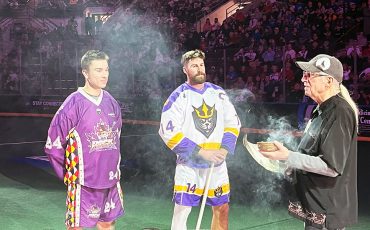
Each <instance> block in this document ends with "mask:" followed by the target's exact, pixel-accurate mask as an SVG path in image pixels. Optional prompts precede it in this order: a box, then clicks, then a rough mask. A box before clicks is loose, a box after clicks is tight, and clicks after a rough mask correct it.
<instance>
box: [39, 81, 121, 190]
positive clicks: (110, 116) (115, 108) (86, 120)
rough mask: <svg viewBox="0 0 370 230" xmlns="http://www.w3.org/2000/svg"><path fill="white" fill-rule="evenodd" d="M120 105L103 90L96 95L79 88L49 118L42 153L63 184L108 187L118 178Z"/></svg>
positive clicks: (113, 184)
mask: <svg viewBox="0 0 370 230" xmlns="http://www.w3.org/2000/svg"><path fill="white" fill-rule="evenodd" d="M121 127H122V118H121V108H120V106H119V104H118V103H117V101H116V100H115V99H114V98H113V97H112V96H111V95H110V94H109V93H108V92H106V91H104V90H102V93H101V94H100V96H99V97H98V98H93V97H92V96H90V95H88V94H87V93H86V92H85V91H83V90H82V88H79V89H78V90H77V91H76V92H74V93H72V94H71V95H70V96H69V97H68V98H67V99H66V100H65V101H64V102H63V104H62V105H61V107H60V108H59V110H58V111H57V113H56V114H55V116H54V118H53V120H52V121H51V124H50V127H49V131H48V138H47V142H46V145H45V152H46V154H47V155H48V157H49V160H50V162H51V165H52V166H53V168H54V171H55V172H56V174H57V176H58V177H59V178H60V179H63V180H64V183H65V184H71V183H76V184H81V185H84V186H87V187H90V188H98V189H101V188H110V187H112V186H115V185H116V183H117V182H118V181H119V179H120V176H121V172H120V169H119V165H120V161H121V154H120V151H119V150H120V134H121Z"/></svg>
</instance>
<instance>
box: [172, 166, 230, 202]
mask: <svg viewBox="0 0 370 230" xmlns="http://www.w3.org/2000/svg"><path fill="white" fill-rule="evenodd" d="M209 170H210V168H205V169H204V168H191V167H189V166H186V165H182V164H178V165H177V166H176V173H175V186H174V194H173V201H174V202H175V203H176V204H179V205H184V206H198V205H199V203H200V202H201V198H202V196H203V193H204V187H205V184H206V179H207V175H208V172H209ZM229 201H230V184H229V176H228V173H227V167H226V162H223V163H222V164H221V165H219V166H217V167H214V169H213V173H212V176H211V181H210V184H209V190H208V196H207V201H206V204H207V205H210V206H219V205H222V204H225V203H228V202H229Z"/></svg>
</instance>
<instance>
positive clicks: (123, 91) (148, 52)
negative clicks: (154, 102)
mask: <svg viewBox="0 0 370 230" xmlns="http://www.w3.org/2000/svg"><path fill="white" fill-rule="evenodd" d="M134 3H135V2H134ZM160 22H161V20H160V18H158V16H157V15H156V13H155V12H153V13H151V12H148V11H144V12H141V11H137V10H134V9H131V8H126V9H120V10H118V11H117V12H116V13H115V14H114V15H112V16H111V17H110V18H109V20H108V21H107V23H105V24H104V26H103V32H102V33H101V35H100V41H101V44H99V45H100V46H101V49H102V50H104V51H106V52H107V53H108V54H109V55H110V57H111V58H110V70H111V71H110V72H111V73H110V83H109V89H108V90H109V91H112V92H113V94H114V93H117V94H118V95H119V96H131V97H132V96H144V97H150V98H151V99H152V98H161V97H164V96H168V94H169V92H170V91H172V90H173V89H174V87H175V86H176V76H177V75H178V72H179V69H180V68H179V59H176V58H173V57H172V56H171V55H172V43H171V39H170V38H169V37H168V35H167V34H166V33H167V31H166V30H165V29H164V28H162V27H160Z"/></svg>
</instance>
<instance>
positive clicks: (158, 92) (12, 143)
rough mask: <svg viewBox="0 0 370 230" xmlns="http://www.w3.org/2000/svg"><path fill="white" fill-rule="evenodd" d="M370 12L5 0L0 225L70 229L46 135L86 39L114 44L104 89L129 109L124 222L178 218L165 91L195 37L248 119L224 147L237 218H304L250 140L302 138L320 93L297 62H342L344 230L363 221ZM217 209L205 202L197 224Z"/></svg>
mask: <svg viewBox="0 0 370 230" xmlns="http://www.w3.org/2000/svg"><path fill="white" fill-rule="evenodd" d="M369 16H370V8H369V2H368V1H361V0H340V1H329V0H318V1H306V0H295V1H288V0H287V1H277V0H268V1H257V0H256V1H254V0H250V1H243V0H239V1H227V0H156V1H154V0H153V1H150V0H123V1H115V0H106V1H105V0H104V1H103V0H95V1H94V0H91V1H88V0H84V1H82V0H75V1H73V0H68V1H67V0H33V1H32V0H29V1H27V0H23V1H22V0H19V1H17V0H0V130H1V132H0V204H1V209H0V226H1V227H0V229H6V230H23V229H24V230H33V229H35V230H36V229H37V230H51V229H52V230H58V229H65V226H64V216H65V191H66V188H65V186H64V185H63V183H62V182H61V181H59V180H58V179H57V178H56V177H55V175H54V173H53V171H52V169H51V167H50V164H49V162H48V160H47V157H46V155H45V154H44V152H43V147H44V145H45V141H46V137H47V129H48V126H49V124H50V122H51V119H52V117H53V115H54V113H55V112H56V111H57V110H58V108H59V106H60V105H61V103H62V102H63V101H64V99H65V98H66V97H67V96H68V95H69V94H70V93H71V92H73V91H75V90H76V89H77V88H78V87H80V86H83V84H84V79H83V77H82V74H81V69H80V66H79V60H80V58H81V55H82V54H83V53H85V52H86V50H89V49H100V50H103V51H105V52H106V53H107V54H108V55H109V56H110V77H109V84H108V87H107V88H106V90H107V91H109V92H110V93H111V94H112V95H113V96H114V97H115V98H116V99H117V100H118V101H119V103H120V105H121V109H122V115H123V123H124V124H123V130H122V134H121V155H122V162H121V170H122V180H121V184H122V187H123V190H124V203H125V210H126V215H125V216H124V217H122V218H120V219H118V221H117V224H116V229H129V230H136V229H161V230H164V229H170V225H171V218H172V211H173V204H172V202H171V199H172V190H173V179H174V178H173V177H174V169H175V158H176V157H175V155H174V154H173V153H172V152H171V151H170V150H169V149H168V148H167V147H166V146H165V145H164V143H163V142H162V140H161V139H160V137H159V135H158V134H157V132H158V129H159V120H160V114H161V109H162V106H163V104H164V102H165V100H166V99H167V97H168V96H169V94H170V93H171V92H172V91H173V90H174V89H175V88H176V87H177V86H178V85H180V84H181V83H183V82H184V81H185V76H184V75H183V73H182V68H181V66H180V58H181V55H182V53H183V52H185V51H187V50H190V49H195V48H199V49H201V50H203V51H204V52H205V53H206V60H205V61H206V72H207V80H208V81H209V82H213V83H215V84H218V85H220V86H222V87H223V88H225V89H226V90H227V92H228V95H229V97H230V98H231V100H232V102H233V104H234V106H235V107H236V109H237V112H238V114H239V116H240V119H241V122H242V131H241V134H240V137H239V140H238V143H237V148H236V152H235V154H234V155H232V156H231V155H230V156H228V159H227V162H228V170H229V176H230V183H231V203H230V214H229V220H230V221H229V229H230V230H242V229H255V230H297V229H303V223H302V222H300V221H298V220H296V219H294V218H292V217H291V216H289V215H288V212H287V208H286V206H287V202H288V200H289V197H290V196H291V195H292V191H291V187H290V184H289V182H288V181H286V180H285V179H284V178H283V176H281V175H277V174H273V173H270V172H268V171H266V170H265V169H263V168H262V167H261V166H260V165H258V164H257V163H256V162H255V161H254V160H253V158H252V157H251V156H250V154H249V153H248V151H247V150H246V149H245V147H244V146H243V143H242V139H243V137H244V136H245V135H248V139H249V140H250V141H251V142H257V141H260V140H279V141H281V142H283V143H285V145H286V146H288V147H289V148H291V149H294V148H295V147H296V146H297V144H298V142H299V139H300V136H301V134H302V131H303V129H304V127H305V124H306V122H307V121H308V119H309V118H310V116H311V112H312V110H313V109H314V107H315V105H314V103H313V102H312V101H311V100H309V98H307V97H305V96H304V93H303V87H302V83H301V82H300V79H301V76H302V74H301V71H300V70H299V69H298V68H297V67H295V65H294V61H296V60H309V59H310V58H312V57H313V56H315V55H316V54H318V53H327V54H331V55H334V56H336V57H338V58H339V59H340V60H341V61H342V62H343V64H344V84H345V85H346V87H347V88H348V89H349V91H350V92H351V95H352V97H353V99H354V100H355V101H356V103H357V104H358V106H359V109H360V115H359V116H360V117H359V122H360V124H359V138H358V192H359V222H358V224H356V225H354V226H351V227H348V228H347V229H350V230H369V229H370V208H369V207H370V195H369V194H370V183H369V178H370V151H369V150H370V142H369V141H370V106H369V104H370V84H369V83H370V39H369V38H370V37H369V34H370V23H369V20H370V19H369ZM216 18H217V19H216ZM207 19H208V20H207ZM198 212H199V208H197V207H195V208H193V211H192V213H191V214H190V217H189V221H188V228H189V229H194V228H195V225H196V220H197V217H198ZM210 222H211V210H210V208H209V207H206V209H205V213H204V217H203V222H202V229H207V228H209V226H210Z"/></svg>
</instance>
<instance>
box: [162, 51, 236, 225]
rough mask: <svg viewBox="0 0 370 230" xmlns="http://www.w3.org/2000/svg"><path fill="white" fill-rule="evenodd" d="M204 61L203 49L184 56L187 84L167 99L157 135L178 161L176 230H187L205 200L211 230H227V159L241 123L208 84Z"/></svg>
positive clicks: (217, 90) (222, 93) (220, 91)
mask: <svg viewBox="0 0 370 230" xmlns="http://www.w3.org/2000/svg"><path fill="white" fill-rule="evenodd" d="M204 59H205V55H204V53H203V52H202V51H200V50H192V51H189V52H186V53H185V54H184V55H183V56H182V59H181V63H182V65H183V72H184V74H185V75H186V77H187V81H186V82H185V83H184V84H182V85H180V86H179V87H178V88H177V89H176V90H175V91H174V92H173V93H172V94H171V95H170V96H169V98H168V100H167V101H166V103H165V105H164V107H163V110H162V117H161V126H160V129H159V135H160V136H161V137H162V139H163V141H164V142H165V143H166V145H167V146H168V147H169V148H170V149H171V150H172V151H173V152H174V153H175V154H176V156H177V166H176V173H175V185H174V196H173V201H174V202H175V208H174V213H173V218H172V226H171V229H172V230H184V229H187V226H186V222H187V218H188V215H189V214H190V211H191V207H192V206H198V205H199V203H200V201H201V200H202V199H206V204H207V205H210V206H212V210H213V218H212V227H211V229H213V230H216V229H217V230H224V229H228V212H229V206H228V203H229V198H230V185H229V177H228V172H227V167H226V162H225V159H226V156H227V154H233V153H234V149H235V144H236V140H237V137H238V135H239V129H240V121H239V118H238V116H237V114H236V111H235V109H234V106H233V105H232V104H231V103H230V100H229V98H228V97H227V95H226V93H225V91H224V90H223V89H222V88H221V87H219V86H216V85H214V84H212V83H209V82H205V80H206V73H205V65H204ZM212 163H213V164H214V168H213V174H212V175H210V179H209V181H210V182H209V190H208V193H207V194H206V195H204V190H205V189H204V188H205V184H206V181H207V175H208V173H209V171H211V170H210V168H212V166H211V165H212Z"/></svg>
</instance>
